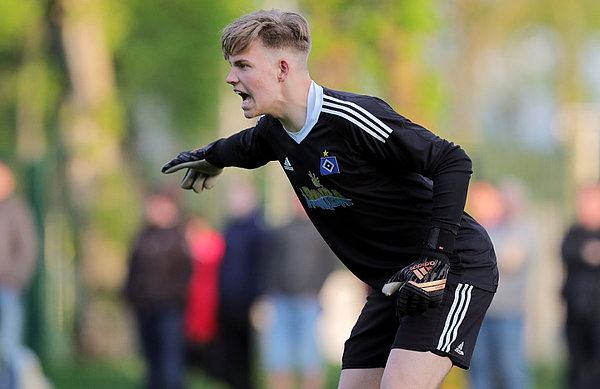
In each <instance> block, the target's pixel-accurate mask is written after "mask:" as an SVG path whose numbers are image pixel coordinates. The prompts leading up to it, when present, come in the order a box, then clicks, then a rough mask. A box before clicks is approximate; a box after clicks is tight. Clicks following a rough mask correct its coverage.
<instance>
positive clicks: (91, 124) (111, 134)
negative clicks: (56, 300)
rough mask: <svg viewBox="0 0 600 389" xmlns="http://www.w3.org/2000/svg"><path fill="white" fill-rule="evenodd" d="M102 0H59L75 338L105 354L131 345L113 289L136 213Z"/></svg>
mask: <svg viewBox="0 0 600 389" xmlns="http://www.w3.org/2000/svg"><path fill="white" fill-rule="evenodd" d="M100 3H101V2H100V1H98V0H61V1H60V5H61V7H62V18H61V22H60V25H61V36H62V44H63V47H64V52H65V58H66V63H67V68H68V74H69V78H70V81H71V94H70V97H69V98H68V100H67V101H66V102H65V103H64V106H63V107H62V112H61V118H60V122H61V131H62V135H63V138H64V141H65V147H66V150H67V154H68V156H67V159H68V160H67V180H68V185H69V191H70V195H71V197H72V199H73V201H74V206H75V210H76V218H77V231H76V233H77V235H78V236H77V240H78V249H79V253H78V255H79V259H80V263H79V272H80V274H79V275H80V277H81V279H82V281H83V294H82V295H80V296H79V299H80V308H79V312H80V317H79V323H78V325H79V327H78V328H79V345H80V346H81V351H82V352H83V353H84V354H87V355H95V356H99V355H102V356H107V355H118V354H120V353H122V352H125V351H126V350H127V347H128V346H129V344H128V342H127V339H124V338H123V336H124V335H125V334H127V333H128V332H127V331H126V324H125V322H124V319H123V315H122V314H121V310H120V308H119V304H118V301H115V299H114V296H115V295H118V293H119V290H120V287H121V283H122V277H123V274H124V273H125V267H126V261H125V257H126V251H127V242H128V240H129V237H130V236H131V232H132V230H133V225H134V224H135V223H134V222H135V220H136V216H137V213H136V206H135V205H136V204H135V200H134V199H135V197H134V191H133V187H134V185H133V181H132V179H131V177H129V175H128V171H127V169H126V168H125V167H124V164H123V156H122V151H121V148H120V142H121V141H122V138H123V136H124V133H125V131H124V126H125V120H124V116H123V112H122V110H123V109H122V107H121V105H120V102H119V101H118V99H117V96H116V87H115V75H114V68H113V63H112V56H111V53H110V51H109V48H108V46H107V42H106V32H105V27H104V24H103V18H102V12H101V11H102V10H101V8H100V6H101V4H100Z"/></svg>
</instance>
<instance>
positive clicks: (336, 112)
mask: <svg viewBox="0 0 600 389" xmlns="http://www.w3.org/2000/svg"><path fill="white" fill-rule="evenodd" d="M326 106H327V105H326V104H325V103H323V108H322V109H321V112H325V113H330V114H332V115H337V116H340V117H343V118H344V119H346V120H348V121H350V122H352V123H354V124H356V125H357V126H358V127H360V128H361V129H362V130H364V131H365V132H366V133H368V134H369V135H371V136H373V137H374V138H375V139H377V140H378V141H381V142H383V143H385V139H384V138H382V137H381V136H379V135H378V134H376V133H375V132H373V131H372V130H371V129H370V128H368V127H367V126H365V125H364V124H362V123H361V122H359V121H358V120H356V119H354V118H353V117H352V116H348V115H346V114H345V113H343V112H340V111H335V110H332V109H327V108H325V107H326Z"/></svg>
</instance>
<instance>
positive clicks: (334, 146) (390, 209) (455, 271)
mask: <svg viewBox="0 0 600 389" xmlns="http://www.w3.org/2000/svg"><path fill="white" fill-rule="evenodd" d="M221 43H222V48H223V54H224V56H225V59H226V60H227V61H229V63H230V65H231V72H230V73H229V75H228V76H227V83H228V84H230V85H231V86H232V87H233V91H234V92H235V93H237V94H238V95H239V96H240V97H241V98H242V105H241V107H242V110H243V111H244V116H245V117H246V118H252V117H257V116H261V118H260V120H259V121H258V123H257V124H256V126H255V127H253V128H248V129H246V130H244V131H241V132H239V133H237V134H235V135H233V136H231V137H229V138H227V139H220V140H218V141H216V142H214V143H212V144H210V145H208V146H206V147H202V148H199V149H196V150H193V151H189V152H182V153H180V154H179V155H178V156H177V157H176V158H174V159H173V160H172V161H170V162H168V163H167V164H165V166H163V169H162V171H163V172H164V173H173V172H175V171H178V170H180V169H187V173H186V174H185V177H184V179H183V182H182V184H181V185H182V188H184V189H193V190H194V191H195V192H200V191H202V190H203V189H204V188H207V189H209V188H211V187H212V186H213V185H214V183H215V179H216V177H217V176H218V174H220V173H221V171H222V168H224V167H226V166H237V167H242V168H247V169H252V168H257V167H259V166H263V165H265V164H266V163H267V162H270V161H278V162H279V163H280V164H281V166H282V168H283V169H284V172H285V174H286V175H287V177H288V179H289V181H290V183H291V185H292V186H293V188H294V190H295V192H296V194H297V195H298V197H299V198H300V200H301V202H302V204H303V206H304V208H305V209H306V212H307V214H308V215H309V217H310V219H311V221H312V222H313V224H314V225H315V227H316V228H317V230H318V231H319V233H320V234H321V235H322V237H323V239H325V241H326V242H327V243H328V244H329V246H330V247H331V249H332V250H333V251H334V252H335V253H336V255H337V256H338V257H339V258H340V260H341V261H342V262H343V263H344V264H345V265H346V266H347V267H348V269H350V271H352V272H353V273H354V274H355V275H356V276H357V277H358V278H359V279H361V280H362V281H364V282H365V283H367V284H368V285H370V286H371V287H372V292H371V293H370V294H369V296H368V298H367V302H366V304H365V306H364V308H363V310H362V313H361V315H360V317H359V318H358V321H357V323H356V325H355V326H354V328H353V330H352V333H351V335H350V338H349V339H348V340H347V341H346V344H345V349H344V354H343V359H342V372H341V376H340V383H339V388H340V389H371V388H373V389H375V388H380V387H381V388H394V389H397V388H411V389H415V388H435V387H438V386H439V385H440V383H441V382H442V381H443V379H444V377H445V376H446V375H447V374H448V372H449V371H450V368H451V367H452V365H456V366H459V367H462V368H465V369H466V368H468V367H469V362H470V359H471V354H472V351H473V347H474V345H475V341H476V338H477V333H478V331H479V327H480V325H481V321H482V319H483V316H484V314H485V312H486V310H487V308H488V306H489V304H490V302H491V300H492V297H493V293H494V291H495V290H496V285H497V281H498V272H497V268H496V259H495V254H494V250H493V248H492V244H491V241H490V239H489V237H488V235H487V233H486V232H485V230H484V229H483V228H482V227H481V226H480V225H479V224H477V222H476V221H475V220H473V219H472V218H471V217H470V216H469V215H467V214H466V213H465V212H464V211H463V208H464V205H465V198H466V194H467V187H468V182H469V177H470V175H471V161H470V159H469V157H468V156H467V155H466V154H465V152H464V151H463V150H462V149H461V148H460V147H459V146H457V145H454V144H453V143H450V142H448V141H446V140H444V139H441V138H439V137H437V136H436V135H434V134H433V133H431V132H429V131H428V130H426V129H425V128H423V127H421V126H419V125H417V124H415V123H412V122H411V121H410V120H408V119H406V118H404V117H402V116H400V115H399V114H398V113H396V112H395V111H394V110H393V109H392V108H391V107H390V106H389V105H387V104H386V103H385V102H383V101H382V100H380V99H378V98H375V97H369V96H361V95H356V94H353V93H347V92H339V91H334V90H331V89H327V88H325V87H322V86H320V85H318V84H316V83H315V82H314V81H312V80H311V78H310V75H309V72H308V67H307V60H308V54H309V52H310V48H311V40H310V31H309V28H308V23H307V22H306V20H305V19H304V18H303V17H302V16H301V15H299V14H297V13H293V12H281V11H276V10H272V11H258V12H255V13H251V14H247V15H244V16H242V17H240V18H238V19H237V20H235V21H234V22H232V23H231V24H229V25H228V26H227V27H226V28H225V30H224V33H223V36H222V39H221Z"/></svg>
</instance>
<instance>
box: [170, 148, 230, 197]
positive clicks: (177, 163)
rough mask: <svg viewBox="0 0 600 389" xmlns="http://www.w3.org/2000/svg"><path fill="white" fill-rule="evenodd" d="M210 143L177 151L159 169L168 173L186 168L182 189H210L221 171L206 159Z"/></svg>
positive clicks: (197, 190)
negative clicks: (194, 148)
mask: <svg viewBox="0 0 600 389" xmlns="http://www.w3.org/2000/svg"><path fill="white" fill-rule="evenodd" d="M212 145H213V144H212V143H211V144H210V145H208V146H206V147H201V148H199V149H196V150H192V151H184V152H182V153H179V155H178V156H177V157H175V158H173V159H172V160H170V161H169V162H167V163H166V164H165V165H164V166H163V167H162V169H161V171H162V172H163V173H165V174H169V173H174V172H176V171H178V170H181V169H185V168H187V169H188V170H187V172H186V174H185V176H184V177H183V181H181V187H182V188H183V189H192V190H193V191H194V192H196V193H200V192H202V190H203V189H212V187H213V186H215V181H216V180H217V177H218V175H219V174H221V172H222V171H223V169H222V168H219V167H217V166H215V165H213V164H212V163H210V162H208V161H207V160H206V153H207V152H208V151H209V150H210V149H211V147H212Z"/></svg>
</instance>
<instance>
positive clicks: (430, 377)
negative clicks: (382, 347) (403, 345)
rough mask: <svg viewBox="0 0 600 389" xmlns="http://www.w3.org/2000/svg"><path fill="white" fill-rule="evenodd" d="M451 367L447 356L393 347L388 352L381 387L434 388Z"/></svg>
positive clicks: (404, 388)
mask: <svg viewBox="0 0 600 389" xmlns="http://www.w3.org/2000/svg"><path fill="white" fill-rule="evenodd" d="M450 368H452V362H451V361H450V358H448V357H442V356H440V355H436V354H433V353H431V352H428V351H424V352H423V351H411V350H402V349H394V350H392V352H391V353H390V357H389V359H388V362H387V365H386V367H385V371H384V373H383V377H382V381H381V389H413V388H419V389H435V388H438V387H439V386H440V384H441V383H442V381H443V380H444V378H445V377H446V375H448V373H449V372H450Z"/></svg>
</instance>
